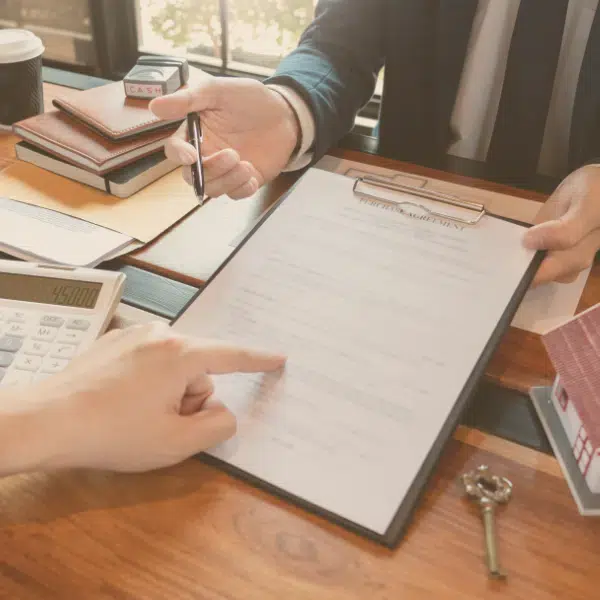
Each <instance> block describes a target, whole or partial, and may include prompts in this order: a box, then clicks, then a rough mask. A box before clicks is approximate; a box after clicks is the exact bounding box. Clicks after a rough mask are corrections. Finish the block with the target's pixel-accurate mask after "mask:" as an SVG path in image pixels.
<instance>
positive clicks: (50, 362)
mask: <svg viewBox="0 0 600 600" xmlns="http://www.w3.org/2000/svg"><path fill="white" fill-rule="evenodd" d="M68 364H69V361H68V360H63V359H62V358H49V357H46V358H45V359H44V362H43V363H42V369H41V370H42V373H58V372H59V371H62V370H63V369H64V368H65V367H66V366H67V365H68Z"/></svg>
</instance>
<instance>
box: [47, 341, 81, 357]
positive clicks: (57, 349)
mask: <svg viewBox="0 0 600 600" xmlns="http://www.w3.org/2000/svg"><path fill="white" fill-rule="evenodd" d="M50 356H51V357H52V358H67V359H69V358H73V357H74V356H75V346H73V344H54V345H53V346H52V348H51V350H50Z"/></svg>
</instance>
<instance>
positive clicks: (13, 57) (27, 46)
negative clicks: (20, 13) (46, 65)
mask: <svg viewBox="0 0 600 600" xmlns="http://www.w3.org/2000/svg"><path fill="white" fill-rule="evenodd" d="M43 51H44V44H43V43H42V40H41V39H40V38H39V37H37V35H35V34H34V33H32V32H31V31H27V30H26V29H0V63H4V64H6V63H14V62H22V61H24V60H29V59H31V58H35V57H36V56H39V55H40V54H42V52H43Z"/></svg>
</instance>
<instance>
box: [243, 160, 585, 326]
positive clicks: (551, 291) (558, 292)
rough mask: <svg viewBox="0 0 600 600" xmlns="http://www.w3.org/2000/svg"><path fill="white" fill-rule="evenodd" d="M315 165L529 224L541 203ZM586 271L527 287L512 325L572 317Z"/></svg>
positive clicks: (338, 164)
mask: <svg viewBox="0 0 600 600" xmlns="http://www.w3.org/2000/svg"><path fill="white" fill-rule="evenodd" d="M316 167H317V168H319V169H322V170H324V171H332V172H335V173H339V174H341V175H346V176H347V177H360V176H364V175H370V176H376V177H378V178H382V179H384V180H387V181H392V182H394V183H400V184H404V185H412V186H416V187H425V186H426V188H427V189H429V190H435V191H438V192H445V193H449V194H454V195H457V196H460V197H461V198H463V199H465V200H472V201H474V202H481V203H483V204H484V205H485V206H486V208H487V209H488V210H489V211H491V212H493V213H495V214H498V215H500V216H503V217H508V218H509V219H516V220H517V221H521V222H523V223H529V224H532V223H533V222H534V219H535V216H536V214H537V212H538V211H539V209H540V206H541V205H540V203H539V202H535V201H533V200H527V199H526V198H517V197H514V196H508V195H506V194H500V193H498V192H490V191H488V190H480V189H475V188H470V187H468V186H463V185H459V184H454V183H449V182H446V181H442V180H439V179H431V178H425V177H420V176H418V175H413V174H412V173H399V172H397V171H392V170H390V169H384V168H382V167H376V166H373V165H365V164H362V163H359V162H355V161H349V160H344V159H340V158H336V157H333V156H325V157H323V158H322V159H321V160H320V161H319V163H317V165H316ZM236 241H239V239H236ZM589 273H590V271H589V269H588V270H586V271H584V272H582V273H581V274H580V276H579V278H578V279H577V280H576V281H574V282H573V283H569V284H562V283H549V284H546V285H544V286H541V287H539V288H537V289H532V290H529V292H528V293H527V295H526V296H525V298H524V299H523V302H522V303H521V306H520V307H519V310H518V311H517V314H516V315H515V317H514V319H513V322H512V325H513V327H517V328H519V329H524V330H525V331H531V332H533V333H539V334H542V333H545V332H546V331H547V330H548V329H550V328H552V327H554V326H556V325H558V324H559V323H562V322H564V321H566V320H567V319H569V318H571V317H572V316H573V315H574V314H575V312H576V310H577V305H578V304H579V300H580V298H581V294H582V293H583V288H584V287H585V284H586V282H587V279H588V276H589Z"/></svg>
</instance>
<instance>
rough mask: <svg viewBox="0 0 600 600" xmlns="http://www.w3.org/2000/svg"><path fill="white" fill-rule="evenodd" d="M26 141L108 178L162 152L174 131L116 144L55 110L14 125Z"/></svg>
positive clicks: (139, 137)
mask: <svg viewBox="0 0 600 600" xmlns="http://www.w3.org/2000/svg"><path fill="white" fill-rule="evenodd" d="M13 130H14V132H15V134H17V135H18V136H19V137H21V138H22V139H24V140H26V141H28V142H30V143H31V144H33V145H35V146H37V147H39V148H42V149H44V150H46V151H48V152H50V153H51V154H53V155H55V156H58V157H59V158H62V159H63V160H65V161H67V162H70V163H72V164H74V165H78V166H80V167H82V168H83V169H87V170H88V171H90V172H91V173H95V174H97V175H104V174H106V173H109V172H110V171H113V170H114V169H118V168H120V167H123V166H125V165H127V164H129V163H131V162H134V161H136V160H138V159H140V158H142V157H143V156H148V155H149V154H151V153H153V152H156V151H157V150H159V149H161V148H162V147H163V146H164V144H165V141H166V140H167V138H168V137H169V135H170V134H171V132H170V131H166V130H158V131H150V132H149V133H145V134H138V136H137V137H135V138H134V139H131V140H127V141H122V142H114V141H111V140H109V139H107V138H106V137H104V136H102V135H100V134H98V133H96V132H94V131H92V130H91V129H89V128H88V127H87V126H85V125H83V124H82V123H79V122H78V121H76V120H74V119H72V118H71V117H69V116H68V115H66V114H64V113H62V112H60V111H58V110H52V111H49V112H47V113H43V114H41V115H37V116H35V117H30V118H29V119H25V120H23V121H20V122H18V123H16V124H15V125H13Z"/></svg>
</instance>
